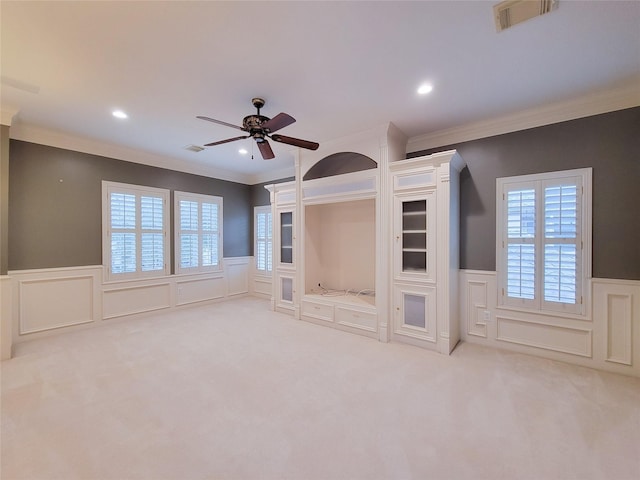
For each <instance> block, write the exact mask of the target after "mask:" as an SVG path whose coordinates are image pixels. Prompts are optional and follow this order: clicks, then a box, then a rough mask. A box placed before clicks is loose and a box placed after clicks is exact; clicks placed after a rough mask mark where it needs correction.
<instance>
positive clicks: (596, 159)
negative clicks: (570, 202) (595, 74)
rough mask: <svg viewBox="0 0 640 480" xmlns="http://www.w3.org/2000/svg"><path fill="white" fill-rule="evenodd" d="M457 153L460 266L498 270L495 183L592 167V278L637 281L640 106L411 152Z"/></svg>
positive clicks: (639, 272) (639, 263)
mask: <svg viewBox="0 0 640 480" xmlns="http://www.w3.org/2000/svg"><path fill="white" fill-rule="evenodd" d="M450 148H455V149H457V150H458V152H459V153H460V155H461V156H462V158H463V159H464V160H465V161H466V163H467V169H465V170H463V171H462V174H461V178H460V233H461V235H460V236H461V250H460V268H464V269H474V270H489V271H495V269H496V231H495V229H496V178H499V177H508V176H513V175H525V174H531V173H541V172H549V171H554V170H568V169H573V168H583V167H592V168H593V272H592V273H593V276H594V277H597V278H618V279H630V280H640V107H637V108H631V109H626V110H620V111H617V112H612V113H607V114H603V115H596V116H592V117H587V118H582V119H578V120H572V121H568V122H563V123H558V124H553V125H547V126H544V127H539V128H534V129H530V130H523V131H520V132H514V133H509V134H505V135H499V136H495V137H489V138H484V139H481V140H474V141H470V142H465V143H461V144H458V145H447V146H443V147H439V148H434V149H429V150H426V151H422V152H415V153H412V154H410V155H409V156H410V157H416V156H419V155H426V154H430V153H434V152H437V151H442V150H447V149H450Z"/></svg>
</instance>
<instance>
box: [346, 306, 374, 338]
mask: <svg viewBox="0 0 640 480" xmlns="http://www.w3.org/2000/svg"><path fill="white" fill-rule="evenodd" d="M336 322H337V323H339V324H340V325H346V326H348V327H355V328H360V329H363V330H367V331H369V332H376V331H378V315H377V314H375V313H371V312H363V311H361V310H353V309H351V308H345V307H338V306H336Z"/></svg>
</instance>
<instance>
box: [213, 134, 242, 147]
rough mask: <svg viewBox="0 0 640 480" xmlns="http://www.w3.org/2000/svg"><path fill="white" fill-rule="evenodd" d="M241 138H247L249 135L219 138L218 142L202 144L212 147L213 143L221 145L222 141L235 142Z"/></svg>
mask: <svg viewBox="0 0 640 480" xmlns="http://www.w3.org/2000/svg"><path fill="white" fill-rule="evenodd" d="M243 138H249V135H243V136H242V137H233V138H227V139H226V140H220V141H219V142H211V143H205V144H204V146H205V147H213V146H215V145H222V144H223V143H229V142H235V141H236V140H242V139H243Z"/></svg>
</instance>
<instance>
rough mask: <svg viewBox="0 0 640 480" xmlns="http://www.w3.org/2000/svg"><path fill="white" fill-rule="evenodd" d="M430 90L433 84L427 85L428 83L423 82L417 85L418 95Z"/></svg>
mask: <svg viewBox="0 0 640 480" xmlns="http://www.w3.org/2000/svg"><path fill="white" fill-rule="evenodd" d="M431 90H433V86H432V85H429V84H428V83H423V84H422V85H420V86H419V87H418V93H419V94H420V95H426V94H427V93H429V92H431Z"/></svg>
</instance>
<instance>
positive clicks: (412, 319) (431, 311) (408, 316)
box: [393, 284, 437, 343]
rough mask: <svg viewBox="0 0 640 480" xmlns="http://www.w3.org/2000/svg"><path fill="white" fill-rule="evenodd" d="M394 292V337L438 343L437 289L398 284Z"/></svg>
mask: <svg viewBox="0 0 640 480" xmlns="http://www.w3.org/2000/svg"><path fill="white" fill-rule="evenodd" d="M394 290H395V292H394V304H395V305H394V307H395V308H394V309H395V318H394V328H393V333H394V335H401V336H404V337H411V338H414V339H419V340H426V341H428V342H431V343H434V342H436V341H437V335H436V327H437V325H436V289H435V287H427V286H420V287H418V286H415V285H408V284H407V285H402V284H397V285H396V286H395V289H394Z"/></svg>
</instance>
